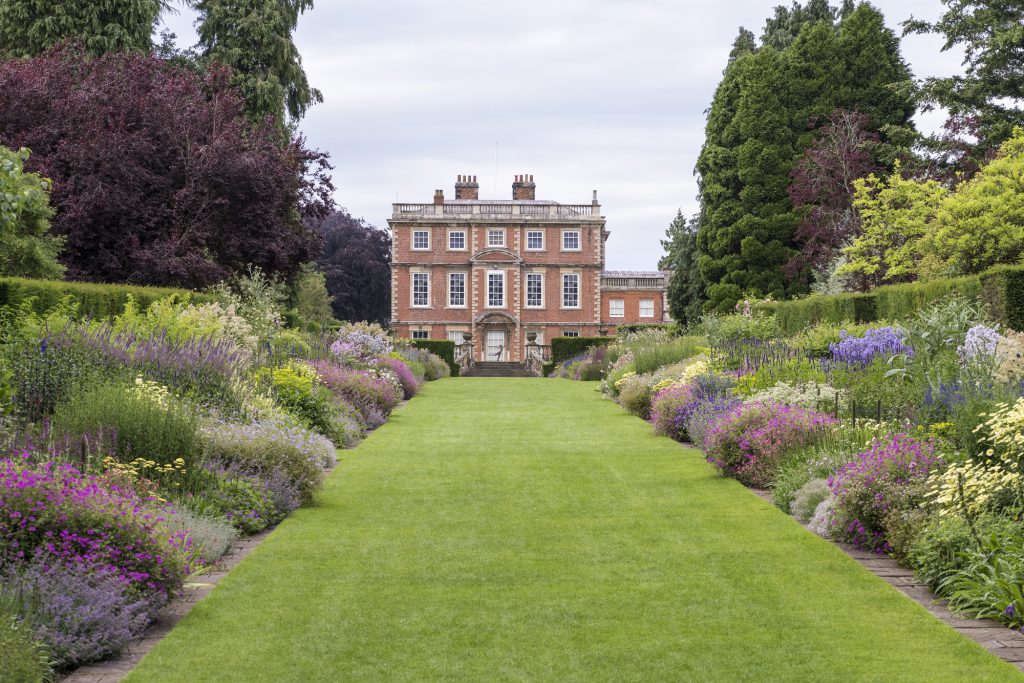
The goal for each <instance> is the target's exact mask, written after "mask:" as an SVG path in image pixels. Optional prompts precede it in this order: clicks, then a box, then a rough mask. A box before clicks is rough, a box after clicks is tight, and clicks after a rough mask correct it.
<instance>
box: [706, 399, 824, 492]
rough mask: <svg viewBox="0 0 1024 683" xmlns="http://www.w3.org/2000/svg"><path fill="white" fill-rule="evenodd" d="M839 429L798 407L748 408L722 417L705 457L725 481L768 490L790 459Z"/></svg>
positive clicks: (757, 405)
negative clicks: (827, 432) (789, 455)
mask: <svg viewBox="0 0 1024 683" xmlns="http://www.w3.org/2000/svg"><path fill="white" fill-rule="evenodd" d="M835 423H836V421H835V419H834V418H833V417H832V416H831V415H827V414H825V413H819V412H816V411H814V410H808V409H806V408H801V407H799V406H787V405H780V404H776V403H748V404H744V405H740V406H737V407H735V408H732V409H730V410H728V411H726V412H725V413H723V414H722V415H720V416H719V417H718V418H717V419H715V421H714V422H713V423H712V424H711V426H710V427H709V429H708V431H707V433H706V434H705V435H704V453H705V456H706V458H707V460H708V462H710V463H712V464H713V465H715V466H716V467H718V468H719V469H720V470H722V473H723V474H725V475H726V476H730V477H735V478H736V479H738V480H739V481H741V482H742V483H744V484H746V485H747V486H754V487H758V488H767V487H769V486H770V485H771V484H772V482H773V481H774V478H775V472H776V470H777V469H778V467H779V463H780V462H781V461H782V458H783V456H785V455H786V454H787V453H789V452H791V451H793V450H796V449H798V448H802V447H804V446H808V445H810V444H811V443H813V442H814V441H815V440H816V439H818V438H819V437H820V436H821V434H822V433H823V432H824V431H825V429H826V428H828V427H831V426H832V425H834V424H835Z"/></svg>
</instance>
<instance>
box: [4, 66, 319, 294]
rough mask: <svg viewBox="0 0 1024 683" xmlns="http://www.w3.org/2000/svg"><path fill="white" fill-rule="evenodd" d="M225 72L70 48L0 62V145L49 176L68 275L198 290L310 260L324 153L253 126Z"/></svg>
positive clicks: (290, 269)
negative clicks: (253, 270) (26, 154)
mask: <svg viewBox="0 0 1024 683" xmlns="http://www.w3.org/2000/svg"><path fill="white" fill-rule="evenodd" d="M230 76H231V74H230V71H229V70H227V69H226V68H218V67H214V68H211V69H208V70H206V71H201V70H199V69H196V68H193V67H191V65H189V64H183V63H181V62H180V61H173V60H170V61H169V60H164V59H159V58H157V57H153V56H147V55H143V54H138V53H127V54H126V53H119V54H107V55H103V56H100V57H89V56H87V55H86V54H84V53H83V52H82V51H81V50H80V49H77V48H73V47H71V48H59V49H57V50H54V51H50V52H47V53H45V54H43V55H41V56H39V57H35V58H32V59H27V60H20V61H9V62H4V63H0V92H4V93H9V94H10V95H11V96H10V97H2V98H0V144H4V145H6V146H8V147H14V148H19V147H28V148H29V149H31V150H32V157H31V160H30V166H31V168H30V169H28V170H31V171H34V172H37V173H39V174H41V175H43V176H45V177H48V178H51V179H52V180H53V183H54V184H53V193H52V195H51V202H52V205H53V207H54V209H55V210H56V215H55V217H54V220H53V230H54V232H56V233H57V234H60V235H64V236H66V240H67V242H66V245H67V246H66V250H65V252H64V256H63V261H64V262H65V264H66V265H67V267H68V276H69V277H71V278H73V279H81V280H94V281H104V282H132V283H138V284H160V285H178V286H185V287H195V288H198V287H204V286H206V285H209V284H212V283H215V282H217V281H220V280H223V279H225V278H227V277H229V276H231V275H232V274H234V273H238V272H242V271H243V270H244V269H245V268H246V267H247V266H248V265H250V264H251V265H256V266H259V267H260V268H262V269H263V271H264V272H266V273H268V274H271V275H274V274H281V275H284V276H288V275H291V274H293V273H295V272H296V271H297V270H298V268H299V266H300V264H302V263H303V262H307V261H311V260H314V259H315V258H316V255H317V254H318V253H319V250H320V235H319V233H318V232H317V231H316V230H315V228H313V227H311V226H314V225H315V224H316V222H318V221H320V220H322V219H323V218H324V217H326V216H327V215H328V214H329V213H330V211H331V209H332V208H333V202H332V200H331V192H332V191H333V187H332V186H331V183H330V180H329V178H328V176H327V171H328V169H329V168H330V166H329V164H328V163H327V156H326V155H325V154H322V153H320V152H317V151H314V150H310V149H309V148H308V147H306V144H305V141H304V140H303V139H302V138H301V137H297V138H295V139H293V140H291V141H290V142H288V143H286V144H282V143H281V137H280V130H279V129H277V128H274V127H272V126H271V125H266V126H256V127H253V126H251V125H250V124H249V122H248V121H247V120H246V119H245V117H244V116H243V115H242V111H243V102H242V100H241V98H240V96H239V95H238V93H237V92H236V91H234V90H233V89H232V88H231V87H230V86H229V82H230Z"/></svg>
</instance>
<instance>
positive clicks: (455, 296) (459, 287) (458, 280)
mask: <svg viewBox="0 0 1024 683" xmlns="http://www.w3.org/2000/svg"><path fill="white" fill-rule="evenodd" d="M448 305H449V306H450V307H452V308H465V306H466V274H465V273H448Z"/></svg>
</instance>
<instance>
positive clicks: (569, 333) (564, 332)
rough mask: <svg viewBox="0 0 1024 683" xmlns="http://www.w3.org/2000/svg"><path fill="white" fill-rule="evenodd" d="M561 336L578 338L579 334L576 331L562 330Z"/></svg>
mask: <svg viewBox="0 0 1024 683" xmlns="http://www.w3.org/2000/svg"><path fill="white" fill-rule="evenodd" d="M562 336H563V337H578V336H580V333H579V332H577V331H576V330H562Z"/></svg>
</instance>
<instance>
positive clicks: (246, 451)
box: [202, 422, 335, 503]
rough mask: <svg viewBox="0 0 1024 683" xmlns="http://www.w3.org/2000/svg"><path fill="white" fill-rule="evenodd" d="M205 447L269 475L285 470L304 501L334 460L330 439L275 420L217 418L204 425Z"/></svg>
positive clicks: (215, 455)
mask: <svg viewBox="0 0 1024 683" xmlns="http://www.w3.org/2000/svg"><path fill="white" fill-rule="evenodd" d="M202 435H203V440H204V442H205V443H206V450H207V453H208V455H209V457H210V458H211V459H213V460H216V461H219V462H222V463H225V464H227V465H235V466H237V467H240V468H242V469H244V470H246V471H249V472H255V473H258V474H261V475H266V476H269V475H271V474H273V472H274V471H275V470H281V471H282V472H284V473H285V474H286V475H287V477H288V479H289V480H290V481H291V483H292V484H293V485H294V486H295V488H296V489H297V490H298V491H299V493H300V494H301V497H302V502H303V503H308V502H310V501H311V500H312V499H313V495H314V494H315V493H316V492H317V491H318V490H319V488H320V485H321V480H322V476H323V467H326V466H330V465H332V464H334V459H335V453H334V447H333V446H332V445H331V443H330V442H329V441H327V439H325V438H324V437H322V436H318V435H316V434H313V433H311V432H309V431H307V430H305V429H302V428H299V427H290V426H288V425H285V424H280V423H276V422H257V423H254V424H250V425H241V424H231V423H226V422H217V423H212V424H210V425H207V426H206V427H204V428H203V432H202Z"/></svg>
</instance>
